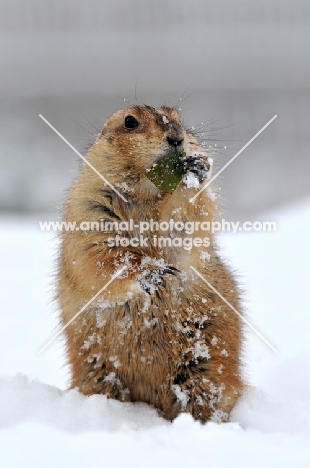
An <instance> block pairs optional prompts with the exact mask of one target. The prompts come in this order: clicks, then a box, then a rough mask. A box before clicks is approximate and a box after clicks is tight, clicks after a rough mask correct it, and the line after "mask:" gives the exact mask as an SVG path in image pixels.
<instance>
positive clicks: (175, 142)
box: [167, 123, 184, 147]
mask: <svg viewBox="0 0 310 468" xmlns="http://www.w3.org/2000/svg"><path fill="white" fill-rule="evenodd" d="M169 127H170V131H169V134H168V135H167V142H168V144H169V145H170V146H173V147H177V146H180V145H182V143H183V141H184V138H183V133H182V129H181V128H180V127H179V126H178V125H176V124H173V123H172V124H170V125H169Z"/></svg>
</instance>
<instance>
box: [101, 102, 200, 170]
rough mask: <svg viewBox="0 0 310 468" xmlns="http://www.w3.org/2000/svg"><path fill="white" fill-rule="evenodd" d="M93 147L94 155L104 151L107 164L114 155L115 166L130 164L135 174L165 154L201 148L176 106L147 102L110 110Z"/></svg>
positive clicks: (125, 166) (127, 166) (110, 163)
mask: <svg viewBox="0 0 310 468" xmlns="http://www.w3.org/2000/svg"><path fill="white" fill-rule="evenodd" d="M94 147H95V149H96V151H95V153H96V154H97V158H98V156H100V153H101V150H102V152H104V153H105V156H106V157H108V159H109V160H110V161H109V166H110V167H111V166H112V165H114V164H113V163H112V159H113V160H114V161H115V167H118V168H119V169H120V168H122V167H123V168H127V169H129V168H131V169H132V170H134V171H135V172H136V173H137V174H145V171H146V170H147V169H150V168H151V167H152V166H153V164H154V163H156V162H158V161H159V160H161V159H163V158H165V156H168V155H171V154H174V153H182V152H185V153H186V154H191V153H192V152H193V151H198V150H199V148H200V147H199V143H198V141H197V140H196V139H195V138H194V137H193V136H192V135H190V134H188V133H187V132H186V130H185V128H184V126H183V124H182V122H181V119H180V115H179V113H178V111H177V110H176V109H175V108H173V107H169V106H163V107H160V108H157V109H156V108H154V107H151V106H147V105H143V106H138V105H137V106H132V107H129V108H126V109H122V110H119V111H118V112H116V113H115V114H113V115H112V117H110V118H109V119H108V120H107V122H106V123H105V125H104V127H103V129H102V132H101V134H100V135H99V137H98V140H97V142H96V144H95V145H94ZM106 157H105V160H106ZM111 168H112V167H111Z"/></svg>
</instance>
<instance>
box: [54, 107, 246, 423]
mask: <svg viewBox="0 0 310 468" xmlns="http://www.w3.org/2000/svg"><path fill="white" fill-rule="evenodd" d="M128 115H132V116H134V117H136V118H137V120H138V121H139V126H138V128H136V129H129V130H128V129H126V128H125V127H124V119H125V117H126V116H128ZM163 115H165V116H166V117H167V119H168V120H169V123H167V121H166V120H165V119H163V117H162V116H163ZM172 123H173V124H174V125H175V126H177V128H178V129H179V131H180V132H181V134H182V136H183V137H184V142H183V146H182V149H183V150H184V151H185V152H186V154H191V153H192V151H201V148H200V147H199V143H198V141H197V140H196V139H195V137H194V136H192V135H191V134H189V133H187V132H186V131H185V129H184V127H183V125H182V123H181V121H180V116H179V114H178V112H177V111H176V110H175V109H173V108H170V107H162V108H160V109H153V108H150V107H148V106H134V107H132V108H128V109H123V110H120V111H118V112H117V113H116V114H114V115H113V116H112V117H111V118H110V119H109V120H108V121H107V123H106V124H105V126H104V128H103V130H102V133H101V135H100V136H99V137H98V139H97V141H96V142H95V144H94V145H93V146H92V148H91V149H90V150H89V152H88V155H87V159H88V161H89V162H90V163H91V164H92V165H93V166H94V167H95V168H96V169H97V170H98V171H99V172H100V173H101V174H102V175H103V176H104V177H106V178H107V179H108V181H109V182H110V183H111V184H113V185H115V186H116V188H117V189H118V190H119V191H120V192H121V193H122V194H123V195H124V196H125V197H126V198H127V199H128V203H125V202H124V201H123V200H122V199H121V198H120V197H119V196H118V195H117V194H116V193H115V192H113V191H112V190H111V189H110V188H109V187H108V186H107V185H105V183H104V182H103V181H102V179H100V177H99V176H98V175H97V174H96V173H95V172H94V171H93V170H92V169H91V168H89V167H88V166H87V165H84V166H83V168H82V170H81V173H80V176H79V177H78V179H77V181H76V183H75V184H74V185H73V187H72V188H71V191H70V194H69V198H68V201H67V204H66V211H65V220H66V221H75V222H77V223H80V222H82V221H99V220H102V219H103V220H112V221H113V220H115V218H114V216H117V217H118V218H119V220H122V221H127V220H129V219H130V218H131V219H133V220H134V221H135V222H139V221H140V220H149V219H154V220H159V221H164V220H167V221H169V220H170V218H173V219H174V220H175V221H176V220H181V221H187V220H189V221H206V220H207V221H211V220H212V219H213V218H214V216H215V213H216V207H215V204H214V201H212V197H211V196H210V194H209V191H208V190H205V191H204V192H202V193H201V195H199V197H197V199H196V201H195V203H190V202H189V200H190V198H191V197H192V196H193V195H194V194H195V193H196V192H197V189H195V188H187V187H186V186H185V185H184V183H183V182H181V183H180V185H179V186H178V187H177V189H176V190H175V191H174V192H173V193H172V194H164V193H160V192H159V190H158V189H157V188H156V187H155V185H154V184H153V183H152V182H151V181H150V180H149V179H148V178H147V177H146V175H145V174H146V169H150V168H151V167H152V165H153V163H154V162H156V161H157V160H158V159H159V158H161V157H163V156H165V155H166V154H168V153H169V151H170V153H171V152H172V150H171V147H169V145H168V143H167V136H169V135H170V134H171V132H172V131H173V130H172V127H171V124H172ZM206 167H207V168H209V167H210V166H209V165H208V160H207V159H206ZM124 182H125V183H126V186H124V185H122V184H123V183H124ZM203 183H205V182H202V184H203ZM202 184H201V186H202ZM109 210H110V211H109ZM206 213H208V215H206ZM125 234H126V233H124V232H123V233H122V235H125ZM153 234H154V233H149V232H145V233H144V235H145V236H146V237H147V236H148V237H149V238H150V240H151V237H152V236H153ZM157 234H158V235H161V234H162V235H165V236H167V232H165V233H157ZM175 234H176V235H178V236H183V237H190V236H188V235H186V234H185V233H184V231H182V232H181V233H175ZM111 235H113V236H115V232H114V233H112V232H108V233H107V232H98V231H91V230H90V231H87V232H84V231H83V230H78V231H66V232H63V233H62V239H61V241H62V242H61V251H60V257H59V273H58V299H59V304H60V307H61V320H62V324H63V325H65V324H66V323H68V321H69V320H70V319H71V318H72V317H73V316H74V315H75V314H76V313H77V312H78V311H79V310H80V309H81V308H82V307H83V306H84V305H85V304H86V303H87V302H88V301H89V300H90V299H91V298H92V297H93V296H94V295H95V294H96V293H97V291H99V290H100V289H101V288H102V287H103V286H104V285H105V284H106V283H107V282H108V281H109V280H110V279H111V276H112V275H113V274H115V273H116V271H118V270H119V269H120V267H121V266H123V265H127V270H126V271H125V272H123V273H122V275H121V277H119V278H116V279H115V280H114V281H113V282H112V283H111V284H110V286H109V287H108V288H107V289H106V290H104V291H103V292H102V294H101V295H100V296H99V297H98V298H97V299H96V300H95V301H94V302H92V303H91V304H90V306H88V307H87V308H86V310H85V311H84V312H82V313H81V314H80V315H79V316H78V317H77V318H76V319H75V320H74V321H73V322H72V323H71V324H70V325H69V326H68V327H67V328H66V330H65V334H66V340H67V355H68V360H69V364H70V366H71V370H72V383H71V386H72V387H77V388H78V389H79V390H80V391H81V392H82V393H84V394H85V395H91V394H94V393H101V394H105V395H107V396H108V397H110V398H115V399H118V400H121V401H143V402H146V403H149V404H151V405H153V406H155V407H156V408H157V409H158V410H159V411H160V412H161V414H162V415H163V416H164V417H166V418H167V419H170V420H173V419H174V418H175V417H176V416H177V415H178V414H179V413H180V412H188V413H190V414H192V415H193V417H194V418H195V419H198V420H200V421H202V422H205V421H207V420H209V419H213V420H217V421H225V420H227V419H228V417H229V414H230V411H231V409H232V408H233V406H234V404H235V402H236V400H237V398H238V397H239V395H240V393H241V391H242V389H243V383H242V379H241V376H240V351H241V343H242V331H241V323H240V319H239V318H238V316H237V315H236V314H235V313H234V312H233V311H232V310H231V309H230V308H229V307H228V306H226V304H225V303H224V302H223V301H222V300H221V299H220V298H219V297H218V296H217V295H216V294H215V293H214V292H212V291H211V290H210V289H209V288H208V286H207V285H206V284H205V283H204V282H203V281H202V280H201V279H200V278H198V277H197V275H196V274H195V273H194V272H193V271H192V270H191V269H190V265H192V266H194V267H195V268H196V269H197V270H198V271H199V272H200V273H201V274H202V275H203V276H204V277H205V278H206V279H207V280H208V281H209V282H210V283H211V284H212V285H213V286H214V287H215V288H216V289H217V290H218V291H219V292H220V293H221V294H222V295H223V296H224V297H225V298H226V299H227V300H228V301H229V302H230V303H231V304H232V305H233V306H234V307H235V308H236V309H238V310H239V308H240V304H239V293H238V288H237V286H236V284H235V281H234V279H233V277H232V275H231V273H230V272H229V271H228V269H227V267H226V266H225V265H224V264H223V262H222V260H221V259H220V258H219V256H218V254H217V251H216V246H215V243H214V240H213V238H212V237H211V239H210V246H209V247H208V248H202V247H199V248H198V247H197V248H195V247H194V248H193V249H192V250H191V251H190V252H188V251H186V250H184V249H183V248H182V247H171V248H168V247H167V248H161V249H158V248H156V247H154V246H153V244H152V242H151V241H150V242H149V247H147V248H140V247H137V248H134V247H126V248H121V247H119V248H110V247H108V245H107V239H108V238H109V237H111ZM127 235H128V236H131V237H135V236H139V233H138V231H137V232H129V233H127ZM206 236H209V237H210V236H211V234H210V233H209V232H207V233H206V232H205V231H198V232H197V231H196V232H195V233H194V234H193V235H192V237H201V238H205V237H206ZM202 251H205V252H208V253H209V254H210V259H209V260H206V259H202V258H201V252H202ZM148 258H149V261H148V260H147V259H148ZM154 259H157V260H160V259H161V260H162V261H164V263H165V264H166V265H172V266H173V267H174V268H176V269H178V270H179V271H180V272H177V271H174V273H173V274H165V275H164V276H163V277H162V281H163V283H162V284H161V285H158V286H156V285H155V286H154V288H153V290H152V291H151V292H150V293H147V292H146V291H145V290H143V288H142V287H141V277H143V276H145V278H147V277H148V274H149V272H150V270H156V269H157V266H156V265H154V261H153V260H154ZM155 263H156V262H155Z"/></svg>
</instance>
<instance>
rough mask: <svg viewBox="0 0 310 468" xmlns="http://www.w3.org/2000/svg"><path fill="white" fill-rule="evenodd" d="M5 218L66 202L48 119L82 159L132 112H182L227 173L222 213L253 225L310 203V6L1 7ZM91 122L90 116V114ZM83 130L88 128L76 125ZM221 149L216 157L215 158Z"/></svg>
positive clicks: (117, 2)
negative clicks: (100, 132) (121, 115)
mask: <svg viewBox="0 0 310 468" xmlns="http://www.w3.org/2000/svg"><path fill="white" fill-rule="evenodd" d="M0 8H1V14H0V31H1V32H0V57H1V65H2V67H1V68H2V71H1V80H0V99H1V106H0V120H1V127H0V128H1V132H0V134H1V136H0V158H1V160H0V164H1V168H2V169H1V171H0V209H1V210H2V211H6V212H8V211H9V212H12V211H13V212H15V213H25V212H28V213H29V212H32V213H36V212H41V213H40V218H42V216H43V215H42V212H43V213H44V219H49V218H51V217H53V216H58V215H57V214H53V212H55V209H56V208H57V206H59V205H61V203H62V200H63V196H64V195H63V194H64V189H65V188H67V187H68V186H69V185H70V181H71V179H72V177H73V176H74V173H75V171H76V168H77V164H76V161H77V159H78V157H77V156H75V155H74V153H73V152H72V150H70V149H69V148H68V147H67V146H66V145H65V143H63V142H62V141H61V140H60V139H59V138H58V137H57V136H56V135H55V134H54V133H53V132H52V131H51V130H50V129H49V128H48V127H47V126H46V124H45V123H43V122H42V121H41V120H40V119H39V117H38V114H39V113H42V114H43V115H44V116H45V117H46V118H47V119H48V120H49V121H50V122H51V123H52V124H53V125H54V126H55V127H56V128H57V129H58V130H59V131H60V132H61V133H62V134H63V135H64V136H65V137H66V138H68V139H69V141H70V142H71V143H72V144H73V145H74V146H75V147H76V148H77V149H78V150H80V151H81V152H84V153H85V149H86V147H87V146H88V145H89V144H90V142H91V141H92V137H91V135H90V134H89V133H88V131H90V132H95V133H96V130H94V128H93V127H92V125H91V124H93V125H94V126H95V127H97V128H100V127H102V126H103V124H104V122H105V120H106V118H107V117H108V116H109V115H110V114H111V113H112V112H114V111H115V110H117V109H118V108H120V107H123V106H124V105H126V102H125V101H124V98H125V99H127V100H128V101H130V102H135V88H136V94H137V99H138V102H139V103H150V104H152V105H161V104H163V103H164V102H168V103H170V104H176V103H177V101H178V99H179V97H180V96H182V95H183V93H184V92H185V90H187V91H186V93H185V95H184V98H186V100H185V101H184V103H182V104H181V106H180V107H181V108H182V112H183V117H184V120H185V122H186V124H187V125H188V126H192V125H195V124H199V123H200V122H206V121H208V120H210V119H219V120H217V121H216V122H215V123H214V124H213V125H211V127H212V128H215V129H217V130H210V131H209V132H207V133H206V135H207V136H209V138H210V140H212V139H213V140H215V139H216V140H219V141H211V142H210V144H211V145H215V144H217V145H218V147H224V146H227V147H228V148H227V149H223V150H220V152H217V153H216V156H215V157H214V159H215V164H216V167H218V168H219V167H221V166H222V165H223V164H224V163H225V162H227V161H228V160H229V158H230V157H232V156H233V155H234V154H235V153H236V152H237V151H238V149H240V148H241V147H242V146H243V145H244V144H245V143H246V142H247V141H248V140H249V139H250V138H251V137H252V136H253V135H254V134H255V133H256V132H257V131H258V130H259V129H260V128H261V127H262V126H263V125H264V124H265V123H266V122H267V121H268V120H269V119H270V118H271V117H272V116H273V115H274V114H277V115H278V118H277V119H276V121H275V122H273V123H272V125H271V126H270V127H269V128H268V129H267V130H266V131H265V132H264V133H263V134H262V135H261V136H260V137H259V138H258V139H257V140H256V141H255V142H254V143H253V144H252V145H251V146H250V147H249V148H248V149H247V150H246V151H245V152H244V153H243V154H242V155H240V157H239V158H238V159H237V161H235V162H234V163H233V164H232V165H231V166H230V167H229V168H228V169H227V170H226V171H225V172H224V173H223V177H222V178H221V180H220V186H221V188H222V193H223V194H224V198H225V199H226V205H227V211H228V213H227V216H226V217H229V216H230V217H235V218H247V219H254V218H256V217H257V216H258V215H259V214H260V213H262V212H264V211H266V210H269V209H270V208H273V207H279V206H281V205H283V204H286V203H290V202H294V201H295V200H298V199H300V198H304V197H306V196H308V195H309V192H310V184H309V182H308V178H309V173H310V158H309V157H308V154H309V150H308V146H309V138H310V136H309V135H310V132H309V131H308V125H309V121H310V80H309V76H310V60H309V46H310V28H309V24H310V4H309V2H308V1H307V0H294V1H293V0H252V1H248V0H211V1H206V0H194V1H190V2H189V1H186V0H169V1H164V0H156V1H155V0H147V1H146V0H144V1H143V0H131V1H122V0H114V1H113V2H111V1H107V0H100V1H99V0H89V1H87V2H82V1H81V0H75V1H72V0H62V1H55V0H54V1H52V0H28V1H24V0H11V1H10V2H8V1H6V0H0ZM85 117H86V118H87V119H88V120H89V122H91V124H90V123H89V122H88V121H87V120H86V118H85ZM82 127H84V128H82ZM222 153H224V154H222Z"/></svg>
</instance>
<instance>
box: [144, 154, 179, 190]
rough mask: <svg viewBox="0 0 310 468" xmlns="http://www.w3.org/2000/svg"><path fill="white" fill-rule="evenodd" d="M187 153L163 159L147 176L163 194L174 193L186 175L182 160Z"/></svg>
mask: <svg viewBox="0 0 310 468" xmlns="http://www.w3.org/2000/svg"><path fill="white" fill-rule="evenodd" d="M184 156H186V153H185V152H183V153H179V154H172V155H170V156H166V157H165V158H163V159H161V160H160V161H159V162H158V163H156V164H154V165H153V167H152V169H149V170H148V171H147V173H146V176H147V177H148V178H149V179H150V180H151V181H152V182H153V184H154V185H156V187H157V188H158V189H159V190H161V191H162V192H166V193H172V192H173V191H174V190H175V189H176V188H177V186H178V185H179V183H180V182H181V180H182V177H183V176H184V174H185V173H186V169H185V167H184V163H183V161H182V158H184Z"/></svg>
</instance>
